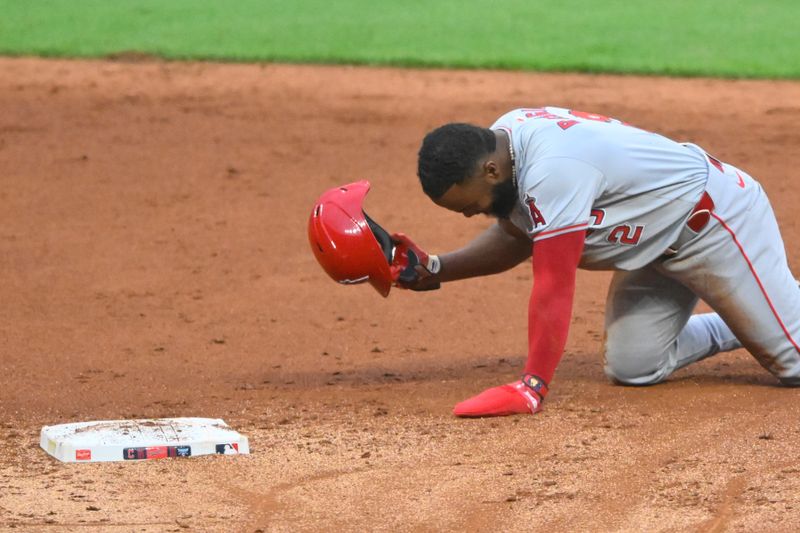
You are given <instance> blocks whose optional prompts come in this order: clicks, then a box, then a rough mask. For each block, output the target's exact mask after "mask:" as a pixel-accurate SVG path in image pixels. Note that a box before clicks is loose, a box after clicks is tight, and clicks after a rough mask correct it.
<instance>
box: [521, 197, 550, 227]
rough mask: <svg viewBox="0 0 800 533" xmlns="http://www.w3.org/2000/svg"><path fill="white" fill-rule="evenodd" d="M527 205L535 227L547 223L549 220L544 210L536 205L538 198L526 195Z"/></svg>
mask: <svg viewBox="0 0 800 533" xmlns="http://www.w3.org/2000/svg"><path fill="white" fill-rule="evenodd" d="M525 205H527V206H528V211H529V213H530V215H531V222H532V223H533V229H536V228H538V227H539V226H545V225H547V221H546V220H545V219H544V216H543V215H542V212H541V211H539V208H538V207H536V198H534V197H533V196H528V195H525Z"/></svg>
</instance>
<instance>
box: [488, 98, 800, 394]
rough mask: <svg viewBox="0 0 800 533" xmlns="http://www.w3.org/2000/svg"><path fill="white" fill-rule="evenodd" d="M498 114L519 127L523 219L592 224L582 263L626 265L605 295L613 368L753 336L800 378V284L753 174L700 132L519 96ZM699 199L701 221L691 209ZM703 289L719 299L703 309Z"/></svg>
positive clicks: (634, 380)
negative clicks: (680, 132)
mask: <svg viewBox="0 0 800 533" xmlns="http://www.w3.org/2000/svg"><path fill="white" fill-rule="evenodd" d="M492 128H493V129H502V130H505V131H506V132H508V134H509V136H510V138H511V141H512V145H511V146H512V148H513V151H514V154H515V159H516V168H517V171H518V172H517V174H518V177H519V180H518V181H519V183H518V189H519V195H520V202H518V205H517V207H516V210H515V212H514V213H513V215H512V217H511V220H512V222H514V224H515V225H517V226H518V227H520V228H522V229H524V230H525V231H527V232H528V235H529V236H530V237H531V238H532V239H533V241H534V242H536V241H538V240H541V239H547V238H549V237H554V236H557V235H561V234H564V233H568V232H571V231H581V230H587V232H588V235H587V237H586V242H585V249H584V253H583V258H582V263H581V266H582V267H583V268H610V269H614V270H617V272H616V273H615V274H614V279H613V281H612V283H611V287H610V288H609V292H608V299H607V301H606V317H605V318H606V325H605V326H606V327H605V329H606V335H605V338H606V341H605V347H604V348H605V350H604V355H605V361H606V366H605V369H606V373H607V374H608V375H609V376H610V377H612V378H613V379H614V380H616V381H620V382H623V383H630V384H636V385H645V384H651V383H658V382H659V381H662V380H664V379H666V377H667V376H669V375H670V374H671V373H672V372H673V371H675V370H677V369H679V368H681V367H684V366H686V365H688V364H690V363H692V362H695V361H698V360H700V359H703V358H706V357H709V356H712V355H714V354H716V353H719V352H724V351H729V350H733V349H736V348H740V347H742V346H743V347H745V348H747V350H748V351H749V352H750V353H751V354H752V355H753V356H754V357H755V358H756V359H757V360H758V362H759V363H761V365H762V366H764V368H766V369H767V370H769V371H770V372H771V373H772V374H773V375H775V376H776V377H778V378H779V379H780V380H781V381H782V382H783V383H785V384H787V385H794V386H800V288H798V282H797V281H796V280H795V277H794V276H793V274H792V272H791V271H790V269H789V266H788V264H787V258H786V253H785V251H784V246H783V241H782V239H781V235H780V231H779V229H778V224H777V221H776V220H775V216H774V213H773V211H772V208H771V206H770V203H769V200H768V198H767V195H766V194H765V192H764V190H763V188H762V187H761V186H760V184H759V183H758V182H757V181H756V180H755V179H753V178H752V177H751V176H750V175H749V174H747V173H746V172H745V171H743V170H741V169H739V168H737V167H735V166H733V165H730V164H728V163H724V162H721V161H719V160H717V159H715V158H712V157H710V156H709V155H708V154H706V153H705V152H704V151H703V149H701V148H700V147H698V146H696V145H693V144H685V145H684V144H679V143H676V142H674V141H671V140H669V139H667V138H665V137H662V136H660V135H656V134H653V133H649V132H646V131H644V130H641V129H638V128H634V127H632V126H629V125H627V124H624V123H622V122H620V121H617V120H613V119H609V118H607V117H604V116H600V115H593V114H589V113H581V112H577V111H570V110H567V109H562V108H555V107H546V108H540V109H517V110H514V111H512V112H510V113H507V114H505V115H503V116H502V117H500V119H498V120H497V122H495V124H494V125H493V126H492ZM701 198H702V199H703V200H702V202H701V201H700V200H701ZM698 202H699V203H698ZM695 206H697V210H696V213H698V214H699V213H703V212H704V213H705V215H704V216H705V219H704V220H705V221H704V222H703V223H700V224H693V223H689V222H688V221H689V219H690V215H691V214H692V211H693V210H694V209H695ZM665 252H667V253H665ZM534 253H535V252H534ZM698 298H702V299H703V300H704V301H705V302H706V303H708V304H709V305H710V306H711V307H712V308H713V309H714V311H716V312H715V313H706V314H693V310H694V308H695V305H696V304H697V301H698Z"/></svg>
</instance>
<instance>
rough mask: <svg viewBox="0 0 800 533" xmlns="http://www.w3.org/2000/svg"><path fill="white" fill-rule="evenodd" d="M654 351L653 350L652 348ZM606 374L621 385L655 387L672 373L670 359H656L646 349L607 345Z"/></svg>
mask: <svg viewBox="0 0 800 533" xmlns="http://www.w3.org/2000/svg"><path fill="white" fill-rule="evenodd" d="M650 350H652V348H650ZM605 373H606V376H608V377H609V379H611V380H612V381H614V382H615V383H619V384H621V385H639V386H642V385H654V384H656V383H659V382H661V381H664V379H666V377H667V376H668V375H669V374H670V373H671V369H670V368H669V358H668V357H666V356H665V355H663V354H662V355H658V356H656V357H654V356H653V355H652V352H650V353H648V351H647V350H645V349H630V348H628V347H620V346H613V345H610V344H607V345H606V352H605Z"/></svg>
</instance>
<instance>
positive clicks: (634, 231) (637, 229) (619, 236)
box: [608, 224, 644, 246]
mask: <svg viewBox="0 0 800 533" xmlns="http://www.w3.org/2000/svg"><path fill="white" fill-rule="evenodd" d="M642 231H644V226H631V225H630V224H622V225H621V226H617V227H616V228H614V229H612V230H611V233H609V234H608V242H610V243H614V244H627V245H629V246H634V245H636V244H639V241H640V240H641V238H642Z"/></svg>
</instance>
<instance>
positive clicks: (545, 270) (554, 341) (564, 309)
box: [525, 230, 586, 384]
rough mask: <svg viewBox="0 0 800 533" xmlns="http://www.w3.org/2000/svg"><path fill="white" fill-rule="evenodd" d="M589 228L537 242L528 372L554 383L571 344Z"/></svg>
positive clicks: (534, 260)
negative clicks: (577, 283) (579, 273)
mask: <svg viewBox="0 0 800 533" xmlns="http://www.w3.org/2000/svg"><path fill="white" fill-rule="evenodd" d="M585 238H586V231H585V230H583V231H573V232H570V233H565V234H563V235H558V236H557V237H551V238H548V239H542V240H538V241H535V242H534V243H533V290H532V291H531V299H530V303H529V304H528V361H527V363H526V364H525V373H526V374H533V375H535V376H538V377H540V378H541V379H543V380H544V381H545V383H548V384H549V383H550V381H551V380H552V379H553V374H555V371H556V367H557V366H558V363H559V361H560V360H561V356H562V354H563V353H564V347H565V346H566V344H567V334H568V333H569V324H570V319H571V318H572V302H573V299H574V297H575V278H576V275H577V270H578V263H579V262H580V258H581V253H582V252H583V242H584V239H585Z"/></svg>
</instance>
